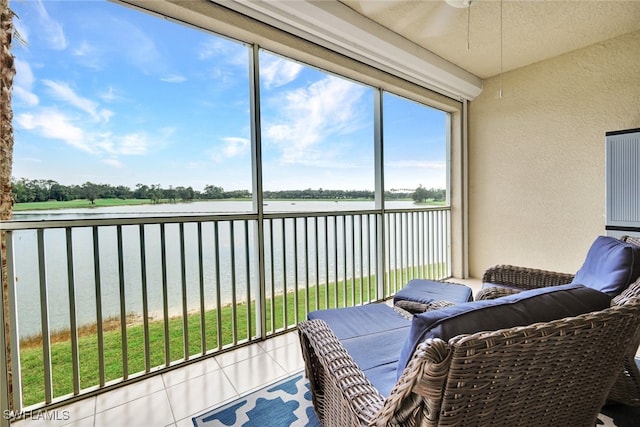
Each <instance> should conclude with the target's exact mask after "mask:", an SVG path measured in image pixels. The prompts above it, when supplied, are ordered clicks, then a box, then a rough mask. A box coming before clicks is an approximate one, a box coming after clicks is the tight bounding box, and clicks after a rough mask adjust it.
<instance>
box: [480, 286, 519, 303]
mask: <svg viewBox="0 0 640 427" xmlns="http://www.w3.org/2000/svg"><path fill="white" fill-rule="evenodd" d="M522 291H523V289H509V288H494V287H492V288H485V289H480V290H479V291H478V293H477V294H476V297H475V301H482V300H486V299H496V298H500V297H506V296H507V295H513V294H517V293H520V292H522Z"/></svg>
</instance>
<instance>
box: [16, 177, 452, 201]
mask: <svg viewBox="0 0 640 427" xmlns="http://www.w3.org/2000/svg"><path fill="white" fill-rule="evenodd" d="M11 184H12V188H11V191H12V193H13V194H12V195H13V201H14V203H27V202H46V201H48V200H57V201H67V200H77V199H87V200H89V201H90V202H91V203H94V202H95V200H96V199H123V200H124V199H141V200H145V199H146V200H149V201H150V202H151V203H159V202H161V201H169V202H178V201H180V202H190V201H194V200H215V199H250V198H251V192H249V190H232V191H225V190H224V188H222V187H220V186H216V185H205V187H204V188H203V190H202V191H198V190H194V189H193V188H192V187H191V186H189V187H182V186H177V187H173V186H171V185H170V186H169V187H167V188H163V187H161V186H160V184H152V185H147V184H136V187H135V189H132V188H130V187H127V186H124V185H118V186H114V185H110V184H95V183H92V182H85V183H84V184H82V185H63V184H60V183H58V182H57V181H55V180H51V179H26V178H20V179H12V181H11ZM374 197H375V192H373V191H368V190H326V189H322V188H319V189H317V190H313V189H310V188H308V189H305V190H282V191H265V192H264V194H263V198H265V199H296V200H304V199H310V200H311V199H312V200H340V199H370V200H373V198H374ZM445 197H446V191H445V190H444V189H434V188H431V189H426V188H424V187H422V186H419V187H418V188H417V189H416V190H415V191H411V190H393V191H387V192H386V193H385V198H386V199H388V200H394V199H395V200H399V199H409V198H411V199H413V200H414V201H416V202H424V201H426V200H436V201H440V200H444V199H445Z"/></svg>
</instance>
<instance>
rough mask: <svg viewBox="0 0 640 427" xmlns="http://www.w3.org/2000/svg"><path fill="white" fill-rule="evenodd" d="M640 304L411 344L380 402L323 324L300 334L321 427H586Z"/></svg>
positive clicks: (304, 327)
mask: <svg viewBox="0 0 640 427" xmlns="http://www.w3.org/2000/svg"><path fill="white" fill-rule="evenodd" d="M639 324H640V297H638V296H635V297H632V296H630V295H627V296H625V297H623V298H620V299H619V300H618V301H617V304H614V306H612V307H611V308H608V309H605V310H602V311H596V312H591V313H587V314H583V315H580V316H577V317H572V318H564V319H559V320H555V321H552V322H546V323H537V324H533V325H529V326H524V327H516V328H511V329H503V330H498V331H489V332H479V333H476V334H473V335H459V336H457V337H455V338H452V339H451V340H450V341H449V342H448V343H446V342H444V341H442V340H439V339H431V340H427V341H426V342H424V343H422V344H420V345H419V346H418V348H417V349H416V351H415V352H414V354H413V357H412V359H411V361H410V362H409V364H408V365H407V368H406V369H405V370H404V373H403V374H402V376H401V377H400V378H399V380H398V382H397V383H396V384H395V387H394V388H393V390H392V391H391V393H390V395H389V396H387V397H386V398H385V397H384V396H382V395H381V394H380V393H379V392H378V390H376V389H375V388H374V387H373V386H372V385H371V383H370V382H369V381H368V380H367V378H366V377H365V375H364V373H363V372H362V371H361V370H360V369H359V368H358V366H357V365H356V363H355V362H354V361H353V359H352V358H351V356H350V355H349V353H348V352H347V351H346V349H345V348H344V346H343V345H342V344H341V343H340V341H339V340H338V339H337V338H336V336H335V335H334V334H333V332H332V331H331V330H330V329H329V327H328V325H327V324H326V323H325V322H324V321H322V320H310V321H306V322H302V323H301V324H300V325H299V333H300V341H301V345H302V351H303V357H304V360H305V368H306V374H307V376H308V378H309V381H310V385H311V392H312V398H313V403H314V408H315V410H316V413H317V415H318V417H319V419H320V421H321V422H322V424H323V425H325V426H344V427H351V426H357V425H360V426H365V425H377V426H389V425H392V426H444V425H447V426H454V425H456V426H471V425H474V426H484V425H494V426H536V427H537V426H568V425H571V426H589V427H593V426H594V425H595V424H596V420H597V414H598V413H599V411H600V409H601V407H602V406H603V405H604V404H605V402H606V399H607V396H608V394H609V390H610V389H611V387H612V385H613V383H614V381H615V379H616V373H617V372H618V371H619V369H620V365H621V364H622V361H623V358H624V357H625V355H627V354H628V346H627V345H620V343H630V342H637V341H638V340H640V336H639V334H640V330H639V328H638V325H639Z"/></svg>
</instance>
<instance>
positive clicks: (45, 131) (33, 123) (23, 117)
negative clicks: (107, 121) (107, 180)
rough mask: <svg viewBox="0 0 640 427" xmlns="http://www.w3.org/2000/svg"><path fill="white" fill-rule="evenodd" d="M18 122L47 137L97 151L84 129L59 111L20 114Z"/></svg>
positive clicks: (78, 147) (89, 150)
mask: <svg viewBox="0 0 640 427" xmlns="http://www.w3.org/2000/svg"><path fill="white" fill-rule="evenodd" d="M16 123H17V124H18V125H19V126H21V127H22V128H23V129H27V130H32V131H34V132H36V133H38V134H40V135H42V136H44V137H45V138H51V139H58V140H61V141H64V142H65V143H67V144H69V145H70V146H72V147H75V148H77V149H79V150H82V151H85V152H88V153H94V152H95V151H94V149H92V148H91V146H90V145H89V144H87V138H86V135H85V132H84V130H83V129H81V128H80V127H78V126H75V125H74V124H73V123H72V121H71V119H70V118H69V117H67V116H65V115H64V114H63V113H61V112H59V111H56V110H42V111H40V112H38V113H36V114H31V113H24V114H18V115H17V116H16Z"/></svg>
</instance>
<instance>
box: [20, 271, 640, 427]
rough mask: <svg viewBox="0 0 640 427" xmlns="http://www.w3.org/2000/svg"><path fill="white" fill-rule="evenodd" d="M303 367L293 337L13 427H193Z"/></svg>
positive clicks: (469, 283) (474, 284)
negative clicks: (200, 417)
mask: <svg viewBox="0 0 640 427" xmlns="http://www.w3.org/2000/svg"><path fill="white" fill-rule="evenodd" d="M456 281H457V282H459V283H464V284H466V285H467V286H470V287H471V288H472V289H473V293H474V295H475V293H476V292H477V290H478V289H479V288H480V285H481V283H480V281H479V280H473V279H472V280H464V281H462V280H456ZM638 355H639V356H640V349H639V352H638ZM303 367H304V362H303V360H302V354H301V352H300V344H299V341H298V335H297V333H296V332H290V333H288V334H284V335H280V336H277V337H274V338H270V339H268V340H265V341H263V342H260V343H257V344H251V345H249V346H246V347H242V348H240V349H237V350H234V351H231V352H227V353H224V354H220V355H217V356H212V357H210V358H208V359H206V360H204V361H201V362H197V363H193V364H190V365H188V366H186V367H183V368H179V369H175V370H173V371H170V372H167V373H164V374H161V375H157V376H155V377H152V378H149V379H146V380H143V381H140V382H137V383H134V384H131V385H129V386H126V387H122V388H119V389H117V390H113V391H109V392H106V393H103V394H101V395H98V396H94V397H89V398H86V399H83V400H81V401H78V402H75V403H72V404H70V405H68V406H64V407H60V408H57V409H55V410H53V411H51V412H50V413H48V416H49V417H50V418H55V419H53V420H42V419H36V418H34V417H31V418H25V419H23V420H20V421H17V422H14V423H12V424H11V425H12V426H16V427H35V426H38V427H40V426H46V427H62V426H70V427H106V426H125V425H132V424H136V425H139V426H145V427H167V426H173V427H191V426H193V423H192V421H191V418H192V417H193V416H195V415H199V414H201V413H203V412H206V411H208V410H209V409H211V408H213V407H216V406H219V405H220V404H222V403H225V402H227V401H231V400H233V399H235V398H236V397H238V396H239V395H242V394H245V393H247V392H248V391H251V390H256V389H259V388H261V387H262V386H264V385H266V384H269V383H271V382H273V381H275V380H278V379H280V378H284V377H286V376H288V375H289V374H291V373H294V372H297V371H299V370H301V369H303ZM601 420H602V421H603V422H604V423H603V424H601V426H603V427H609V426H614V424H613V422H612V420H611V419H607V418H604V419H601Z"/></svg>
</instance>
